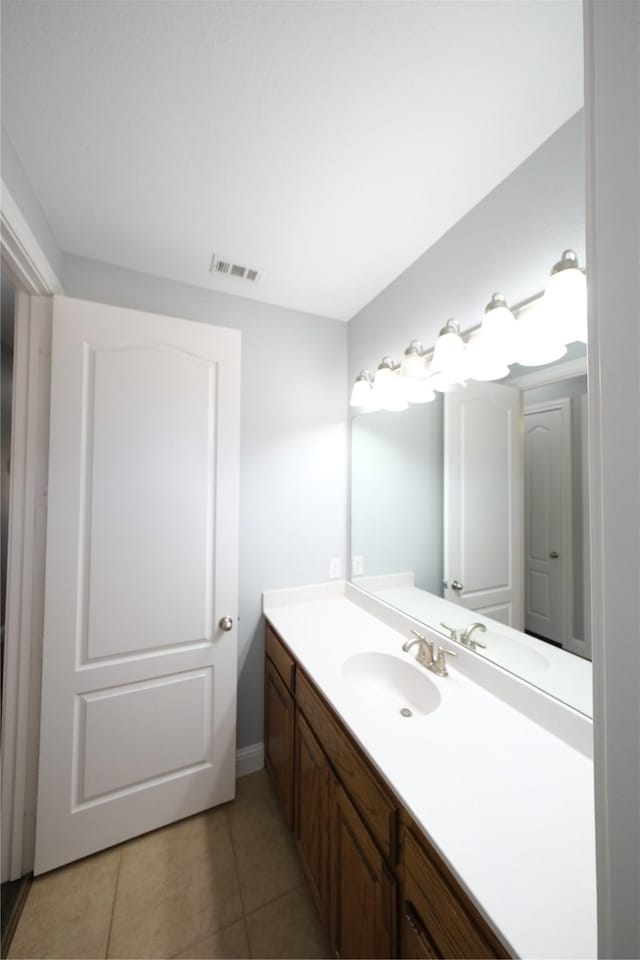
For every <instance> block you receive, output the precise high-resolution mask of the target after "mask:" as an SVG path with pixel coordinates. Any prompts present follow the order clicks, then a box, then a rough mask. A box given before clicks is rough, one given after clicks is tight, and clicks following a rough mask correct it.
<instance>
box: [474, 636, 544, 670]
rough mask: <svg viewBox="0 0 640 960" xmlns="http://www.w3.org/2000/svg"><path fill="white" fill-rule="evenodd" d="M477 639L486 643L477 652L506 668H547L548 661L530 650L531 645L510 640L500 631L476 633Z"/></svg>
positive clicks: (535, 651)
mask: <svg viewBox="0 0 640 960" xmlns="http://www.w3.org/2000/svg"><path fill="white" fill-rule="evenodd" d="M478 639H481V640H482V642H483V643H486V645H487V649H486V650H478V653H481V654H482V656H483V657H486V658H487V660H495V662H496V663H498V664H500V666H504V667H506V668H507V670H516V671H520V670H523V671H529V670H530V671H532V672H533V673H537V672H539V671H541V670H548V669H549V661H548V660H547V658H546V657H545V656H543V654H541V653H538V651H537V650H532V649H531V647H528V646H527V645H526V644H524V643H520V642H519V641H518V640H515V639H513V640H512V639H511V637H506V636H504V634H502V633H493V632H492V631H489V630H488V631H487V632H486V633H484V634H482V636H480V635H478Z"/></svg>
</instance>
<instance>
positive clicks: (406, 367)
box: [400, 340, 429, 380]
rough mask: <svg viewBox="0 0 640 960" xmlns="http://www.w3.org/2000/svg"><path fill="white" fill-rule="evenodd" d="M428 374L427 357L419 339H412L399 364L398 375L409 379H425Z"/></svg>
mask: <svg viewBox="0 0 640 960" xmlns="http://www.w3.org/2000/svg"><path fill="white" fill-rule="evenodd" d="M428 375H429V370H428V366H427V358H426V355H425V351H424V348H423V346H422V344H421V343H420V341H419V340H412V341H411V343H410V344H409V346H408V347H407V349H406V350H405V352H404V356H403V358H402V362H401V364H400V376H402V377H405V378H407V379H409V380H426V378H427V377H428Z"/></svg>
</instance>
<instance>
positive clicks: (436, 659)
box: [402, 630, 456, 677]
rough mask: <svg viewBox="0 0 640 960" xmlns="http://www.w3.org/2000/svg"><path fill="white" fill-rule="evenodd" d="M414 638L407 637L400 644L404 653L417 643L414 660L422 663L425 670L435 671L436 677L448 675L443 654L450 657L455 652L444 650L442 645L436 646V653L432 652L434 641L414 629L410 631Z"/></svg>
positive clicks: (453, 655)
mask: <svg viewBox="0 0 640 960" xmlns="http://www.w3.org/2000/svg"><path fill="white" fill-rule="evenodd" d="M411 633H412V635H413V637H415V639H414V640H412V639H411V637H409V639H408V640H405V642H404V643H403V644H402V649H403V650H404V651H405V653H406V652H407V651H408V650H410V649H411V647H413V646H415V645H416V644H418V652H417V654H416V660H417V661H418V663H420V664H422V666H423V667H426V668H427V670H431V672H432V673H435V674H436V676H438V677H447V676H448V675H449V673H448V670H447V661H446V660H445V655H447V654H448V655H449V656H450V657H455V656H456V654H455V653H454V652H453V650H445V649H444V647H438V653H437V655H436V654H434V652H433V647H434V642H433V640H427V638H426V637H424V636H423V635H422V634H421V633H417V632H416V631H415V630H412V631H411Z"/></svg>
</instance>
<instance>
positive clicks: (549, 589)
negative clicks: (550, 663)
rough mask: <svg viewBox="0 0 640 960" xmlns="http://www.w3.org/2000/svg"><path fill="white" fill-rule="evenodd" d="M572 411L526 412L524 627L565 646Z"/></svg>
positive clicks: (555, 407) (563, 405) (561, 403)
mask: <svg viewBox="0 0 640 960" xmlns="http://www.w3.org/2000/svg"><path fill="white" fill-rule="evenodd" d="M570 415H571V407H570V402H569V401H568V400H558V401H556V402H555V404H548V405H547V406H543V405H540V406H538V407H532V408H527V409H526V410H525V411H524V422H525V518H526V522H525V582H526V589H525V597H526V602H525V627H526V629H527V630H529V631H530V632H531V633H535V634H537V635H538V636H539V637H545V638H546V639H547V640H553V641H554V642H555V643H560V644H562V645H564V644H565V643H566V642H567V641H568V640H569V638H570V630H569V629H568V626H569V621H570V619H571V606H572V604H571V600H570V598H571V586H572V585H571V582H570V581H571V478H570V474H571V459H570V458H571V428H570Z"/></svg>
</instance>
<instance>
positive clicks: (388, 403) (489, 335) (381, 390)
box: [350, 250, 587, 413]
mask: <svg viewBox="0 0 640 960" xmlns="http://www.w3.org/2000/svg"><path fill="white" fill-rule="evenodd" d="M532 299H533V298H532ZM525 303H527V304H530V307H529V309H528V310H527V311H526V314H525V316H524V317H522V318H521V319H520V320H517V319H516V318H515V316H514V313H513V311H511V310H510V309H509V307H508V306H507V301H506V299H505V297H504V296H503V294H501V293H494V295H493V297H492V298H491V301H490V303H489V304H487V307H486V308H485V312H484V317H483V320H482V324H481V325H480V327H478V328H474V329H472V330H470V331H467V334H466V340H465V338H464V337H463V336H462V335H461V333H460V327H459V325H458V323H457V322H456V321H455V320H448V321H447V323H446V324H445V326H444V327H443V328H442V330H441V331H440V334H439V336H438V339H437V341H436V344H435V347H434V348H433V350H431V351H426V350H425V349H424V348H423V346H422V344H421V343H420V341H419V340H412V341H411V343H410V344H409V346H408V347H407V349H406V350H405V352H404V356H403V358H402V363H400V364H394V362H393V360H392V359H391V358H390V357H384V358H383V360H382V361H381V363H380V365H379V366H378V369H377V370H376V374H375V376H374V377H373V379H372V378H371V375H370V374H369V372H368V371H366V370H363V371H362V372H361V373H360V375H359V376H358V377H357V378H356V381H355V383H354V386H353V391H352V393H351V400H350V404H351V406H352V407H357V408H359V410H360V411H361V412H362V413H366V412H371V411H374V410H380V409H382V410H389V411H396V410H398V411H399V410H406V409H407V405H408V403H428V402H429V401H430V400H433V399H434V396H435V394H434V391H435V390H437V391H439V392H442V393H448V392H450V391H452V390H456V389H458V388H459V387H461V386H464V384H465V382H466V381H467V380H485V381H486V380H501V379H502V378H503V377H506V376H507V375H508V374H509V366H510V365H511V364H513V363H519V364H521V365H522V366H525V367H539V366H543V365H545V364H548V363H553V362H555V361H556V360H559V359H560V358H561V357H563V356H564V354H565V353H566V351H567V344H568V343H573V342H575V341H581V342H583V343H586V340H587V291H586V278H585V276H584V273H583V272H582V270H581V269H580V267H579V264H578V258H577V256H576V254H575V253H574V251H573V250H565V251H564V252H563V254H562V256H561V258H560V260H559V261H558V262H557V263H556V264H555V265H554V266H553V268H552V270H551V276H550V278H549V281H548V283H547V287H546V290H545V292H544V295H541V296H539V297H538V298H537V299H536V300H535V301H534V302H533V303H532V302H531V301H525ZM524 305H525V304H524V303H523V304H522V305H521V306H524ZM429 360H431V362H430V363H429Z"/></svg>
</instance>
